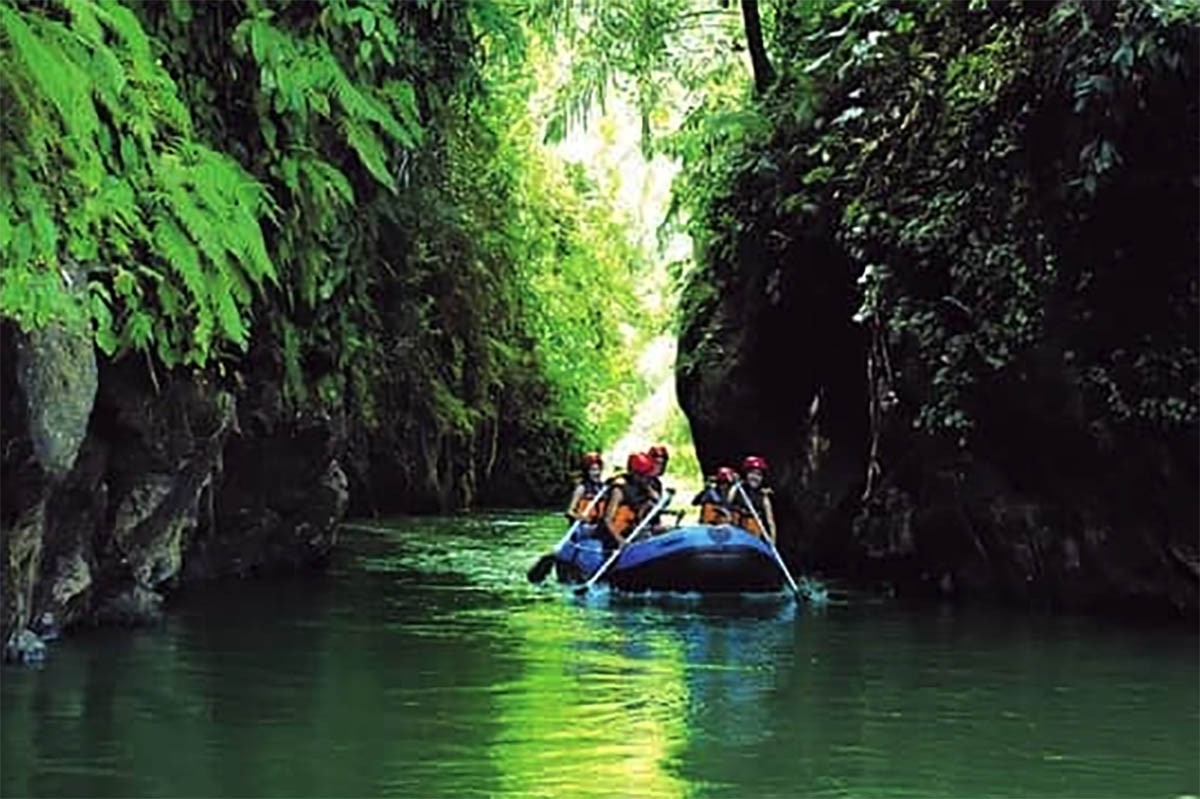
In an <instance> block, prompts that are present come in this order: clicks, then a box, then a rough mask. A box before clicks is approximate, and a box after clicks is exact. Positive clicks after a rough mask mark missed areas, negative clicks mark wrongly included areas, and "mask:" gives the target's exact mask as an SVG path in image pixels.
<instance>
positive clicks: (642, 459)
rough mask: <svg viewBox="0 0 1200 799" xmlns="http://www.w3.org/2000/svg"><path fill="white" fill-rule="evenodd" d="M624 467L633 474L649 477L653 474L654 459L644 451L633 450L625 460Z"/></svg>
mask: <svg viewBox="0 0 1200 799" xmlns="http://www.w3.org/2000/svg"><path fill="white" fill-rule="evenodd" d="M625 468H627V469H628V470H629V471H631V472H633V473H634V474H640V475H643V476H645V477H649V476H650V475H652V474H654V460H653V459H652V458H651V457H650V456H649V455H647V454H646V453H644V452H635V453H633V454H632V455H630V456H629V460H628V461H626V462H625Z"/></svg>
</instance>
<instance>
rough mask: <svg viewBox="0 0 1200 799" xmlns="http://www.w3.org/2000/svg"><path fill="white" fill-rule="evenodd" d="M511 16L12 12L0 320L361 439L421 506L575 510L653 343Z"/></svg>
mask: <svg viewBox="0 0 1200 799" xmlns="http://www.w3.org/2000/svg"><path fill="white" fill-rule="evenodd" d="M519 11H520V9H514V8H512V7H510V6H508V5H506V4H504V3H499V2H495V0H469V1H468V2H461V3H458V2H456V3H446V2H440V1H439V0H416V2H411V1H410V0H318V2H313V3H301V2H293V0H240V1H239V2H228V3H211V4H191V3H187V2H171V3H162V2H138V0H126V2H121V1H120V0H59V2H56V3H50V4H37V3H24V2H13V0H0V46H2V48H3V49H2V50H0V59H2V65H3V75H2V77H0V102H2V104H3V107H4V108H5V110H6V119H5V123H6V124H5V126H4V128H3V136H2V138H0V257H3V259H4V264H5V267H4V272H3V283H2V285H0V313H2V314H3V315H5V316H7V317H11V318H14V319H16V320H17V321H18V322H19V323H20V324H22V325H24V326H26V327H29V326H35V325H42V324H46V323H49V322H51V321H64V322H71V323H74V324H88V323H90V324H91V325H92V326H93V329H94V331H95V338H96V343H97V346H98V347H99V348H100V349H101V350H102V351H103V352H104V353H105V354H106V355H108V356H111V357H114V358H116V357H121V356H122V355H123V354H124V353H125V352H127V351H141V352H144V353H146V354H148V355H150V356H151V360H152V361H155V362H157V363H159V364H161V365H162V366H165V367H167V368H171V367H176V366H181V365H187V366H191V367H205V366H206V365H207V366H213V365H215V368H216V370H217V371H219V372H220V373H221V374H224V375H226V376H227V377H228V378H229V379H231V380H237V381H238V382H242V381H243V380H244V378H245V377H246V376H249V377H250V379H251V380H252V381H254V382H256V383H266V384H268V385H270V386H271V389H270V390H268V391H266V392H263V393H262V395H263V396H266V397H274V398H275V407H274V408H268V409H267V410H268V411H270V412H273V413H275V414H277V415H278V416H281V417H283V418H294V417H301V416H307V415H316V416H319V417H323V418H338V419H346V420H347V421H348V423H349V424H348V433H349V436H350V438H351V440H352V445H353V447H354V455H355V457H356V458H357V459H358V461H359V462H360V463H365V464H366V465H365V466H363V467H361V468H360V469H359V470H358V473H357V474H358V478H359V479H361V478H362V475H363V474H365V473H368V472H371V471H372V470H375V471H383V472H384V473H387V474H389V475H391V476H390V477H389V493H396V494H399V495H401V496H404V497H406V498H408V499H411V500H413V501H418V500H419V501H420V502H425V501H430V502H436V504H439V505H443V506H444V505H449V504H457V503H462V502H469V501H470V500H471V499H472V498H473V497H474V496H475V495H477V494H479V493H480V492H481V491H485V490H486V486H487V484H488V481H489V480H493V481H494V477H495V475H496V473H497V472H500V471H504V472H505V475H504V477H505V480H506V482H504V483H503V485H504V486H506V489H507V490H510V491H513V492H517V495H515V496H513V497H510V500H527V499H529V498H531V497H533V496H535V495H537V493H538V492H539V491H541V492H543V493H544V492H545V491H546V490H547V489H548V490H550V491H556V490H557V489H558V488H559V486H560V479H561V477H562V472H563V470H564V469H565V468H567V464H568V463H569V460H570V452H571V451H572V450H578V449H580V448H581V445H582V442H584V441H586V442H587V444H588V445H589V446H595V445H597V444H602V443H606V442H607V441H608V440H610V439H611V438H613V437H614V436H615V435H616V434H617V432H619V430H620V429H621V428H622V427H623V425H624V423H625V421H626V420H627V419H628V416H629V413H630V402H629V395H628V394H627V393H626V391H625V390H624V388H623V386H625V385H627V384H629V383H631V382H633V370H632V350H631V348H632V347H634V346H636V344H637V342H638V341H640V338H639V337H640V336H641V335H642V333H640V332H639V331H641V330H643V329H645V328H647V327H648V326H649V324H648V323H647V324H643V321H642V320H639V319H638V318H636V311H635V310H634V306H633V304H632V299H631V298H632V295H633V292H632V284H633V281H634V280H635V279H636V275H637V273H638V270H639V268H640V267H639V264H640V263H641V261H642V259H643V256H642V254H641V253H640V251H639V250H638V249H637V248H636V247H635V246H634V245H633V244H632V243H630V241H629V240H628V239H627V237H626V235H625V232H624V226H623V220H622V219H620V218H619V216H617V215H615V214H614V213H613V211H612V207H613V197H611V196H609V195H606V194H604V193H603V192H601V191H598V190H597V188H596V187H595V186H592V185H589V183H588V181H587V180H585V179H582V178H581V177H580V175H578V174H571V173H569V172H568V170H567V169H566V167H564V165H562V164H561V163H560V162H559V161H558V160H557V159H555V158H554V157H553V156H552V155H551V153H550V152H549V151H548V150H546V149H545V148H544V147H543V146H542V145H541V144H540V142H539V141H538V140H539V139H540V131H539V130H538V129H537V128H538V127H539V124H540V121H537V120H533V119H532V118H531V117H530V113H529V101H530V97H531V94H532V92H533V89H534V87H535V84H534V81H533V79H532V73H531V67H530V64H529V63H528V59H527V57H526V56H527V51H526V46H527V44H528V43H529V41H530V32H529V31H527V30H526V28H525V27H524V25H523V23H522V18H521V16H520V15H519V13H518V12H519ZM10 109H11V111H10ZM623 325H628V326H629V328H630V329H631V330H632V334H631V336H625V335H623V334H622V332H621V331H622V326H623ZM256 396H257V395H256ZM510 478H511V479H510ZM498 485H499V484H498ZM414 498H416V499H414Z"/></svg>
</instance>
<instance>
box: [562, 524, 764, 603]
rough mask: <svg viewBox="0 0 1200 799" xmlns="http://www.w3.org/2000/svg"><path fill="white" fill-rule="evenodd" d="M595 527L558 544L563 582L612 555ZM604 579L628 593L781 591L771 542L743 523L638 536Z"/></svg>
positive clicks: (589, 571) (593, 568)
mask: <svg viewBox="0 0 1200 799" xmlns="http://www.w3.org/2000/svg"><path fill="white" fill-rule="evenodd" d="M593 531H594V527H593V526H592V525H582V526H581V527H580V528H579V530H578V531H577V532H576V533H575V534H574V535H573V536H572V537H571V539H570V540H568V541H566V542H565V543H563V545H562V546H561V547H559V549H558V552H557V553H556V554H555V563H554V566H555V574H556V575H557V576H558V579H559V581H560V582H567V583H575V582H584V581H586V580H587V579H588V578H589V577H591V576H592V575H593V574H594V573H595V572H596V570H597V569H599V568H600V566H601V564H603V563H604V561H605V559H606V558H607V557H608V555H610V554H611V550H610V551H609V552H605V551H604V549H603V547H602V546H601V544H600V541H599V540H598V539H596V538H595V537H594V536H593ZM602 580H603V581H604V582H607V583H608V584H609V585H611V586H612V587H614V588H619V589H622V590H625V591H700V592H702V593H730V592H743V591H778V590H779V589H780V588H781V587H782V585H783V573H782V572H781V571H780V568H779V565H778V564H777V563H776V562H775V558H774V557H773V556H772V554H771V549H770V547H769V546H768V544H766V543H765V542H763V541H762V540H761V539H759V538H758V537H757V536H755V535H753V534H751V533H749V532H747V531H745V530H743V529H742V528H741V527H734V526H733V525H728V524H721V525H692V526H686V527H676V528H674V529H671V530H668V531H667V532H665V533H661V534H659V535H655V536H648V537H644V538H639V539H638V540H637V541H635V542H634V543H633V544H631V545H629V546H628V547H626V549H625V551H623V552H622V553H621V557H620V558H618V559H617V562H616V563H614V564H613V565H612V567H611V568H610V569H609V570H608V572H607V574H605V575H604V577H603V578H602Z"/></svg>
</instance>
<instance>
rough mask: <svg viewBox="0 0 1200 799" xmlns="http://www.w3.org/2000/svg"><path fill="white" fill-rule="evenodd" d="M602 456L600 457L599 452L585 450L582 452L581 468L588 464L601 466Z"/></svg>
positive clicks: (602, 463)
mask: <svg viewBox="0 0 1200 799" xmlns="http://www.w3.org/2000/svg"><path fill="white" fill-rule="evenodd" d="M603 465H604V458H602V457H600V453H599V452H585V453H584V454H583V468H585V469H586V468H588V467H589V466H603Z"/></svg>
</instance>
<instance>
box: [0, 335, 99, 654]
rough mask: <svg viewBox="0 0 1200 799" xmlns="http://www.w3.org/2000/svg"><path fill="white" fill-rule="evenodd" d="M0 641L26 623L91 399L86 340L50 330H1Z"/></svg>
mask: <svg viewBox="0 0 1200 799" xmlns="http://www.w3.org/2000/svg"><path fill="white" fill-rule="evenodd" d="M3 357H4V359H6V360H8V361H9V363H6V364H5V366H4V369H3V373H4V376H3V380H4V392H3V394H4V409H3V440H4V446H3V453H4V463H3V482H4V486H3V499H2V500H0V505H3V511H2V513H0V517H2V518H0V544H2V546H0V560H2V561H3V562H2V568H3V603H2V612H0V620H2V624H0V627H2V630H3V640H4V641H9V640H10V638H12V636H14V635H17V634H19V632H20V631H21V630H23V629H24V627H25V625H27V624H28V623H29V622H30V620H31V617H32V614H33V612H34V604H35V589H36V586H37V581H38V574H39V572H40V569H41V566H42V552H43V549H44V547H45V544H46V525H47V518H48V515H49V513H48V506H47V503H48V502H49V501H50V499H51V497H52V495H53V492H54V490H55V489H56V488H57V487H58V486H59V485H60V484H61V483H62V481H63V480H64V479H65V478H66V477H67V475H68V474H69V473H70V472H71V469H72V467H73V466H74V465H75V461H76V458H77V456H78V454H79V451H80V447H81V446H82V444H83V442H84V439H85V437H86V435H87V429H88V420H89V419H90V417H91V413H92V408H93V405H94V403H95V398H96V388H97V380H98V379H97V369H96V355H95V347H94V345H93V343H92V338H91V335H90V332H89V331H87V330H85V329H75V328H68V327H65V326H63V325H58V324H52V325H49V326H47V327H44V328H41V329H38V330H33V331H29V332H25V331H21V330H18V329H17V328H16V326H15V325H13V324H11V323H8V324H5V328H4V353H3Z"/></svg>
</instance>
